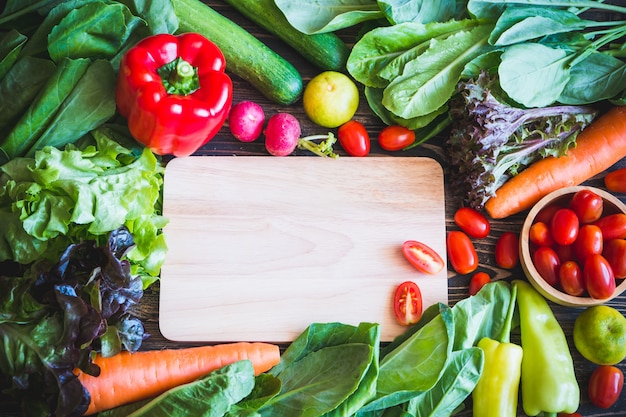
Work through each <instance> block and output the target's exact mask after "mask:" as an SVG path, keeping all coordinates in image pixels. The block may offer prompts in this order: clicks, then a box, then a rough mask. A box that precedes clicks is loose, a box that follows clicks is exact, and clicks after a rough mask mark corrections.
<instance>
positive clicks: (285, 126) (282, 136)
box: [265, 113, 301, 156]
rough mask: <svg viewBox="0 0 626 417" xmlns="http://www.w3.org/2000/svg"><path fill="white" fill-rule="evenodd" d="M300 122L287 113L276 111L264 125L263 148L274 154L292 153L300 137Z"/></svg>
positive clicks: (284, 154)
mask: <svg viewBox="0 0 626 417" xmlns="http://www.w3.org/2000/svg"><path fill="white" fill-rule="evenodd" d="M300 132H301V131H300V122H298V119H296V118H295V117H294V116H293V115H291V114H289V113H276V114H275V115H273V116H272V117H270V118H269V120H268V121H267V126H266V127H265V149H267V151H268V152H269V153H270V154H272V155H274V156H286V155H289V154H290V153H292V152H293V151H294V150H295V149H296V146H297V145H298V140H299V139H300Z"/></svg>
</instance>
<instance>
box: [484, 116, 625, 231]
mask: <svg viewBox="0 0 626 417" xmlns="http://www.w3.org/2000/svg"><path fill="white" fill-rule="evenodd" d="M625 156H626V106H617V107H613V108H612V109H611V110H609V111H608V112H607V113H605V114H604V115H602V116H600V117H599V118H598V119H596V120H594V121H593V122H592V123H591V124H590V125H589V126H587V127H586V128H585V129H584V130H583V131H582V132H580V134H579V135H578V137H577V138H576V147H574V148H572V149H569V150H568V151H567V154H566V155H563V156H559V157H547V158H544V159H540V160H538V161H536V162H534V163H533V164H531V165H530V166H529V167H527V168H526V169H524V170H523V171H521V172H520V173H519V174H517V175H515V176H513V177H511V178H510V179H509V180H508V181H507V182H505V183H504V184H503V185H502V186H501V187H500V188H498V190H497V191H496V195H495V196H493V197H491V198H490V199H489V200H487V202H486V203H485V210H486V211H487V213H488V214H489V215H490V216H491V217H492V218H494V219H502V218H505V217H508V216H510V215H513V214H516V213H519V212H521V211H523V210H526V209H528V208H530V207H532V205H533V204H535V203H536V202H537V201H539V200H540V199H541V198H542V197H543V196H545V195H546V194H548V193H550V192H552V191H554V190H557V189H559V188H563V187H569V186H574V185H578V184H581V183H583V182H584V181H586V180H588V179H589V178H591V177H593V176H594V175H597V174H599V173H601V172H602V171H604V170H606V169H608V168H610V167H611V166H612V165H613V164H615V163H616V162H618V161H619V160H620V159H622V158H623V157H625Z"/></svg>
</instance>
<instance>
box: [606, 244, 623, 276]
mask: <svg viewBox="0 0 626 417" xmlns="http://www.w3.org/2000/svg"><path fill="white" fill-rule="evenodd" d="M602 256H604V258H605V259H606V260H607V261H608V262H609V265H611V269H612V270H613V275H615V278H619V279H622V278H626V240H624V239H611V240H606V241H605V242H604V249H603V251H602Z"/></svg>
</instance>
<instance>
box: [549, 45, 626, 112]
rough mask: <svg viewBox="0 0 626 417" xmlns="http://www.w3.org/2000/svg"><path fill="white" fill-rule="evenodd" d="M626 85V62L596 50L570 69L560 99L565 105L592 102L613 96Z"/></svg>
mask: <svg viewBox="0 0 626 417" xmlns="http://www.w3.org/2000/svg"><path fill="white" fill-rule="evenodd" d="M625 85H626V64H624V61H622V60H620V59H617V58H615V57H613V56H610V55H607V54H604V53H601V52H594V53H592V54H590V55H589V56H588V57H587V58H585V59H584V60H583V61H581V62H579V63H577V64H576V65H574V66H573V67H571V69H570V79H569V81H568V83H567V84H566V85H565V87H564V88H563V92H562V93H561V95H560V96H559V98H558V101H559V102H560V103H563V104H572V105H578V104H590V103H594V102H596V101H599V100H604V99H610V98H613V97H615V96H617V95H618V94H619V93H620V92H622V91H623V89H624V86H625Z"/></svg>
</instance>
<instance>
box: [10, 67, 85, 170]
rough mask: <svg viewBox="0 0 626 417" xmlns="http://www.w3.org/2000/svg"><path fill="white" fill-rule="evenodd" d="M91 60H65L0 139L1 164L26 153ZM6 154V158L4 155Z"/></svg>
mask: <svg viewBox="0 0 626 417" xmlns="http://www.w3.org/2000/svg"><path fill="white" fill-rule="evenodd" d="M89 64H90V61H89V60H88V59H78V60H70V59H66V60H63V61H62V62H61V63H60V64H59V65H58V66H57V69H56V71H55V73H54V74H52V76H51V77H50V78H49V79H48V82H47V83H46V85H45V86H44V88H43V89H42V90H41V92H40V94H39V95H38V96H37V97H36V98H35V100H34V101H33V102H32V103H31V105H30V107H29V108H28V110H27V111H26V113H25V114H24V115H23V116H22V118H21V119H20V121H19V122H18V124H17V125H16V126H15V128H14V129H13V130H12V131H11V132H10V133H9V135H8V136H7V137H6V138H4V139H3V140H2V141H0V164H2V163H4V162H7V160H10V159H13V158H15V157H17V156H24V154H25V153H26V152H27V151H28V149H30V148H31V147H32V146H33V144H34V143H36V142H37V140H38V138H39V137H40V135H41V134H42V133H43V132H44V131H45V129H46V128H47V127H48V125H49V124H50V123H51V121H52V120H53V118H54V116H55V114H56V112H57V110H58V108H59V107H60V106H61V104H62V103H63V101H64V100H65V99H66V98H67V97H68V96H69V94H70V93H71V92H72V90H73V89H74V87H75V86H76V84H78V81H79V80H80V79H81V77H82V76H83V75H84V74H85V72H86V71H87V68H88V67H89ZM2 154H4V156H5V158H4V159H3V158H2V156H3V155H2Z"/></svg>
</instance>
